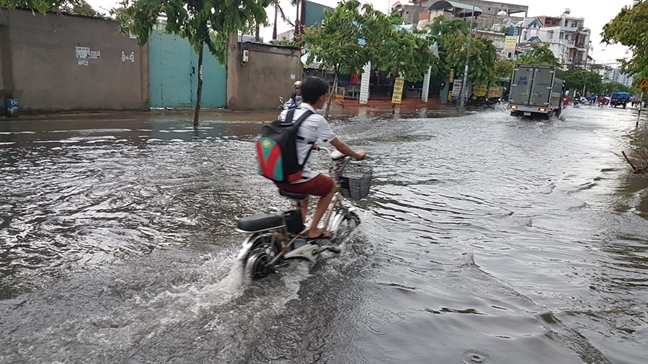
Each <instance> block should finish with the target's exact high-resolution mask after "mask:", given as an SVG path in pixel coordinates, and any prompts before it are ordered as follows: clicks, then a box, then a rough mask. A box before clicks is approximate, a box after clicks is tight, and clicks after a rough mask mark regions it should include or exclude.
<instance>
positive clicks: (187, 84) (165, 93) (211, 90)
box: [149, 30, 227, 108]
mask: <svg viewBox="0 0 648 364" xmlns="http://www.w3.org/2000/svg"><path fill="white" fill-rule="evenodd" d="M149 77H150V86H151V87H150V89H151V91H150V92H151V95H150V96H151V107H169V108H173V107H193V106H195V105H196V87H197V85H198V55H197V54H196V52H195V51H194V49H193V48H192V47H191V46H190V45H189V41H187V40H186V39H183V38H181V37H179V36H175V35H169V34H166V33H164V31H161V30H155V31H153V34H152V35H151V40H150V43H149ZM226 78H227V74H226V72H225V67H223V66H221V65H220V63H218V60H217V59H216V57H214V56H213V55H212V54H211V53H209V49H207V47H205V50H204V55H203V92H202V101H201V107H224V106H225V98H226V90H227V83H226Z"/></svg>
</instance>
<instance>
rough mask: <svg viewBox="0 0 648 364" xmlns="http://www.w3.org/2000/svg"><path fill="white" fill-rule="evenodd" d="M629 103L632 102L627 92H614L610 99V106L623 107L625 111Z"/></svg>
mask: <svg viewBox="0 0 648 364" xmlns="http://www.w3.org/2000/svg"><path fill="white" fill-rule="evenodd" d="M628 102H630V94H629V93H627V92H614V93H612V97H610V106H614V107H617V105H621V106H623V108H624V109H625V108H626V104H627V103H628Z"/></svg>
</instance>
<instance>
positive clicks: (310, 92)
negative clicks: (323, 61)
mask: <svg viewBox="0 0 648 364" xmlns="http://www.w3.org/2000/svg"><path fill="white" fill-rule="evenodd" d="M328 92H329V85H328V83H326V82H324V80H322V79H321V78H319V77H308V78H306V80H305V81H304V82H302V87H301V93H302V94H301V96H302V100H303V101H304V102H305V103H307V104H311V105H314V104H316V103H317V100H319V98H320V97H321V96H322V95H326V94H327V93H328Z"/></svg>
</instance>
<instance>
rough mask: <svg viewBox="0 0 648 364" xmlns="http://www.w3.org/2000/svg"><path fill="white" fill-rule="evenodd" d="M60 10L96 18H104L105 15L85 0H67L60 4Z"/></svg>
mask: <svg viewBox="0 0 648 364" xmlns="http://www.w3.org/2000/svg"><path fill="white" fill-rule="evenodd" d="M58 11H59V12H62V13H66V14H70V15H83V16H91V17H94V18H103V16H104V15H103V14H101V13H99V12H98V11H96V10H94V9H93V8H92V6H90V4H88V3H87V2H86V1H85V0H66V1H64V2H63V3H62V4H61V5H60V6H59V8H58Z"/></svg>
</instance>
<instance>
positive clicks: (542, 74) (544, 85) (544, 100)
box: [530, 67, 554, 106]
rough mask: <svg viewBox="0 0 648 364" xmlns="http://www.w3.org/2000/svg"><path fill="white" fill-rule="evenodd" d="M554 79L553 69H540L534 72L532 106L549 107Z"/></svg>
mask: <svg viewBox="0 0 648 364" xmlns="http://www.w3.org/2000/svg"><path fill="white" fill-rule="evenodd" d="M553 79H554V71H553V69H551V68H545V67H538V68H536V69H535V70H534V74H533V85H532V87H531V90H532V92H531V101H530V102H531V105H537V106H549V100H550V99H551V91H552V85H553Z"/></svg>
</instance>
